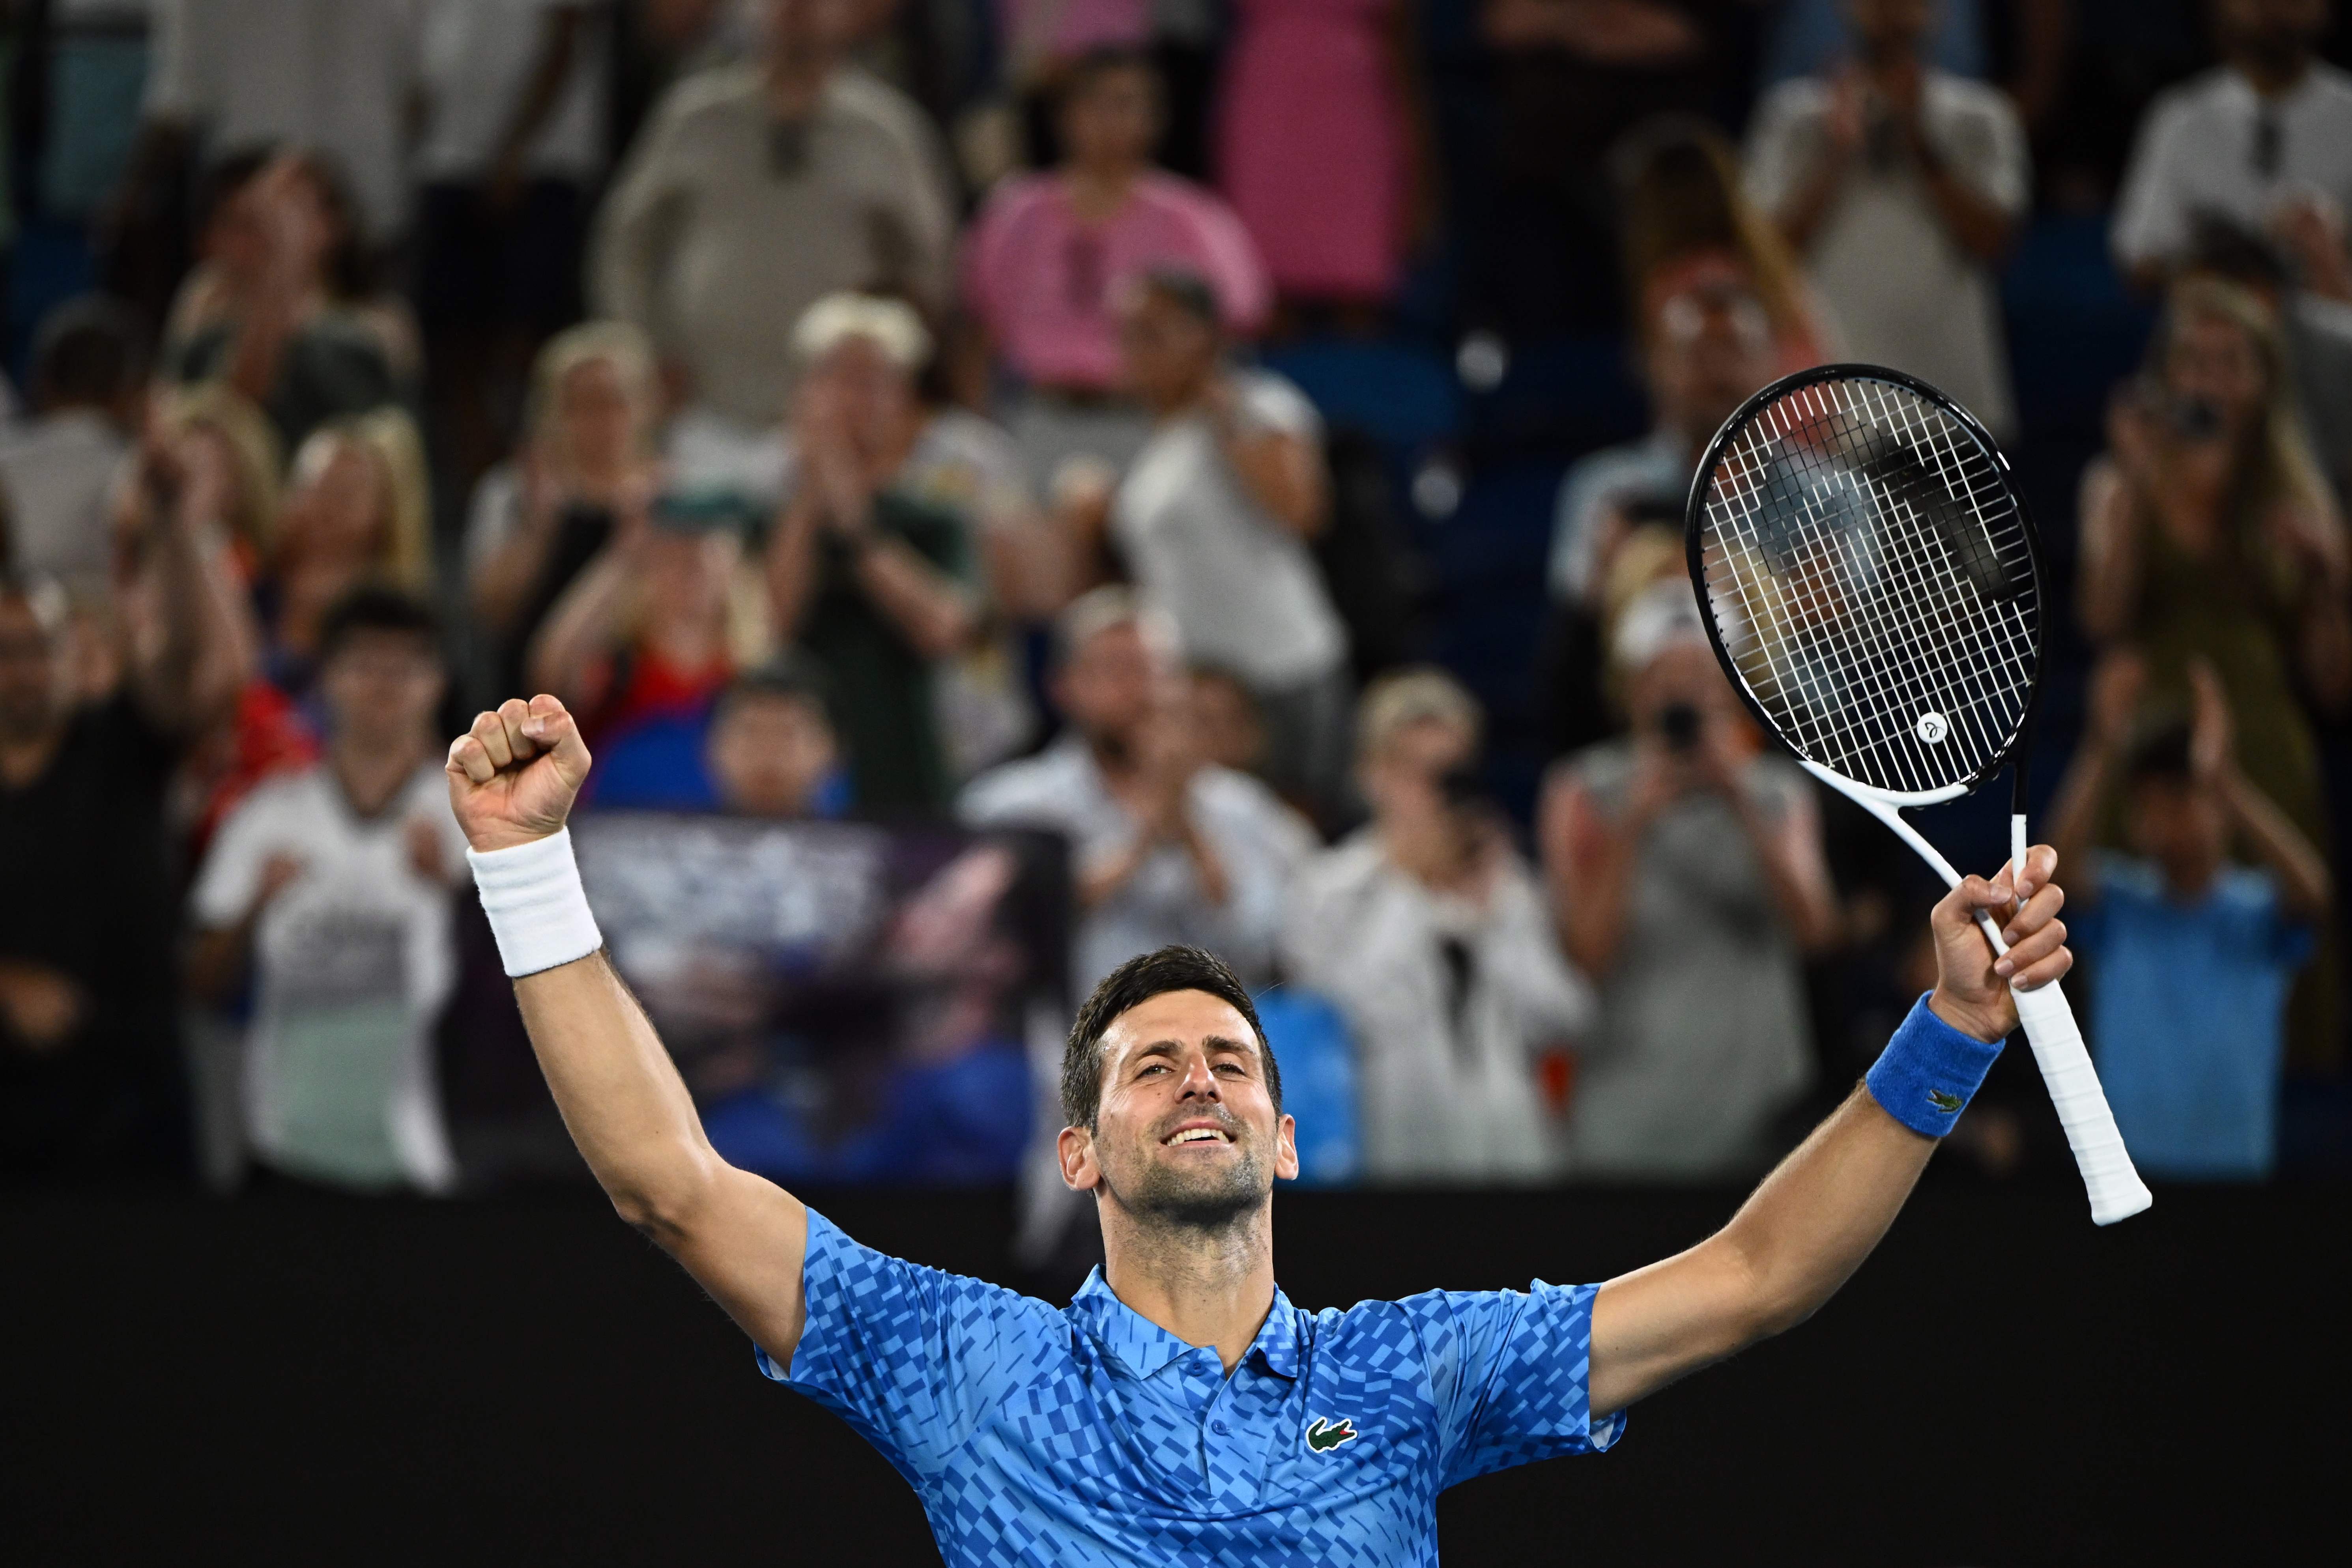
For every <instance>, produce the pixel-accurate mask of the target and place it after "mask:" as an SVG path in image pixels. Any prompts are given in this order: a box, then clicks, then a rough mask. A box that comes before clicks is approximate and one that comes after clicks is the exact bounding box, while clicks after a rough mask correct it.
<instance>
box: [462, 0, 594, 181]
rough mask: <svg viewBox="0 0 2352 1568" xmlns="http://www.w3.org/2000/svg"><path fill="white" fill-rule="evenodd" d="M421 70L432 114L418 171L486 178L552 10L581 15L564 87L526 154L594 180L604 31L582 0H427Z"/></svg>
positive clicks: (533, 161)
mask: <svg viewBox="0 0 2352 1568" xmlns="http://www.w3.org/2000/svg"><path fill="white" fill-rule="evenodd" d="M424 6H425V14H424V20H423V29H422V37H423V47H422V51H421V53H422V57H423V74H424V86H425V102H426V107H427V115H428V118H427V119H426V121H425V144H424V145H423V146H422V147H420V148H419V149H417V153H416V174H417V177H418V178H419V179H424V180H448V181H463V180H474V179H479V178H481V177H482V176H484V175H486V174H488V173H489V171H490V162H491V160H492V159H494V158H496V157H497V156H498V152H499V142H501V141H503V140H504V138H505V136H506V133H507V127H508V126H509V124H511V123H512V122H513V120H514V116H515V114H516V112H517V111H518V110H520V108H521V107H522V99H523V94H524V93H525V92H527V91H529V90H530V81H531V77H532V76H533V74H534V73H535V72H536V71H537V69H538V68H539V58H540V49H541V45H542V44H543V42H544V41H545V39H546V37H547V34H548V28H549V26H551V18H552V17H553V16H554V14H555V13H557V12H561V11H575V12H581V13H583V16H582V19H581V23H580V26H579V28H578V31H577V32H576V33H575V34H574V39H575V41H574V44H573V47H572V68H571V70H570V72H569V73H568V74H566V75H565V77H564V79H563V91H562V96H560V97H559V98H558V99H557V100H555V107H554V110H552V112H551V113H550V114H549V115H548V117H547V119H546V120H545V121H543V122H542V123H541V126H540V130H539V135H538V137H537V138H536V139H535V140H533V141H532V142H531V144H530V149H529V151H528V152H527V153H526V154H525V157H524V164H525V167H526V168H527V169H528V171H529V172H530V174H540V175H545V176H548V177H551V178H554V179H563V180H581V181H585V180H589V179H593V177H594V176H595V174H596V173H597V170H598V168H599V166H600V165H601V164H602V163H603V161H604V159H603V153H604V140H603V132H602V126H603V122H604V28H603V27H602V26H599V25H598V20H597V17H596V16H595V15H594V14H593V13H594V9H595V8H593V7H591V6H589V5H584V4H583V3H582V0H424Z"/></svg>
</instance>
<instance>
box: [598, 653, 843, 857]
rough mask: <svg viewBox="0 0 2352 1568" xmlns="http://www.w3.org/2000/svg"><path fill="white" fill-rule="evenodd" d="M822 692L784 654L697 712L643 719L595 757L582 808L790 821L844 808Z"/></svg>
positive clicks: (837, 754) (809, 673)
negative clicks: (706, 813)
mask: <svg viewBox="0 0 2352 1568" xmlns="http://www.w3.org/2000/svg"><path fill="white" fill-rule="evenodd" d="M848 782H849V781H848V779H847V778H846V777H845V775H844V774H843V773H842V771H841V744H840V742H838V741H837V740H835V737H834V732H833V721H832V720H830V719H829V718H827V717H826V716H825V710H824V682H823V680H821V679H819V678H818V676H817V673H816V671H815V670H814V668H811V666H810V665H809V663H808V661H807V660H806V659H804V658H793V657H792V656H790V655H785V656H782V657H779V658H774V659H771V660H769V661H768V662H767V663H766V664H763V665H761V666H759V667H757V668H752V669H748V670H745V671H744V672H743V673H742V674H740V675H739V676H737V677H736V678H735V679H733V680H732V681H731V682H730V683H729V684H728V686H727V689H725V690H724V691H722V692H720V693H719V697H718V699H717V700H716V701H715V702H713V703H712V705H711V706H710V707H709V709H707V710H702V711H699V712H693V713H686V714H680V715H677V716H676V717H671V718H660V719H654V720H649V721H646V722H645V723H643V724H640V725H638V726H637V727H636V728H635V729H634V730H632V731H630V732H629V733H628V734H626V735H625V736H623V737H622V738H621V739H620V740H619V741H618V742H615V743H614V745H612V746H609V747H607V748H605V749H604V751H602V752H599V753H598V754H597V757H596V776H595V780H594V788H593V793H592V794H591V795H590V797H589V800H590V804H592V805H596V806H599V807H602V808H604V809H606V810H624V809H632V810H638V811H719V812H725V813H728V814H729V815H730V816H759V817H767V818H770V819H772V820H775V821H795V820H800V819H803V818H811V817H833V816H840V815H842V813H843V811H844V810H845V808H846V806H847V805H848V798H847V797H848V787H847V786H848Z"/></svg>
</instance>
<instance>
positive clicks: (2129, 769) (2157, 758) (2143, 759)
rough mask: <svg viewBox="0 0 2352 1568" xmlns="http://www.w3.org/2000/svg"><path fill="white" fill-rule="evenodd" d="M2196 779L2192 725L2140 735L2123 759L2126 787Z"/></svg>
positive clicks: (2180, 724)
mask: <svg viewBox="0 0 2352 1568" xmlns="http://www.w3.org/2000/svg"><path fill="white" fill-rule="evenodd" d="M2196 776H2197V769H2196V765H2195V763H2194V762H2193V761H2192V760H2191V756H2190V742H2189V726H2188V725H2187V724H2186V723H2184V722H2179V721H2175V722H2172V723H2169V724H2165V725H2163V726H2161V727H2159V728H2158V729H2155V730H2152V731H2149V732H2148V733H2147V734H2146V735H2143V736H2141V737H2140V739H2139V740H2138V741H2137V742H2136V743H2135V744H2134V745H2133V746H2132V749H2131V752H2130V753H2129V754H2128V755H2127V756H2126V758H2125V759H2124V782H2125V783H2126V784H2174V785H2183V784H2188V783H2189V781H2190V780H2192V779H2194V778H2195V777H2196Z"/></svg>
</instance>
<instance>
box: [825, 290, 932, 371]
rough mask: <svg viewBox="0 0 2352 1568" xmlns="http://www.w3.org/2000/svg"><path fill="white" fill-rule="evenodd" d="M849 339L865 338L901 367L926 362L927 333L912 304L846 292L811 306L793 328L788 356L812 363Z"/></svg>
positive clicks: (912, 367) (928, 352)
mask: <svg viewBox="0 0 2352 1568" xmlns="http://www.w3.org/2000/svg"><path fill="white" fill-rule="evenodd" d="M851 338H864V339H866V341H868V342H872V343H873V344H875V346H877V348H879V349H880V350H881V351H882V354H883V357H884V358H886V359H887V360H888V361H889V362H890V363H892V364H894V365H897V366H898V368H899V369H900V370H903V371H910V372H911V371H917V370H920V369H921V368H922V367H923V366H924V365H926V364H928V363H930V358H931V333H930V329H929V328H928V327H926V326H924V325H923V318H922V317H921V316H920V315H919V314H918V313H917V312H916V310H915V308H914V307H913V306H912V305H909V304H908V303H906V302H905V301H904V300H887V299H884V298H882V297H880V296H878V295H874V294H858V293H852V292H849V291H847V290H845V291H843V292H841V293H837V294H827V295H826V296H825V297H824V299H822V300H818V301H817V302H816V303H815V304H814V305H811V306H810V307H809V308H808V310H806V311H805V312H804V313H803V315H802V317H801V319H800V321H798V322H797V323H796V324H795V325H794V326H793V358H794V359H795V360H797V361H798V362H799V363H801V364H802V365H803V366H806V365H812V364H814V363H816V362H817V361H819V360H821V359H823V358H824V356H825V355H827V354H829V353H832V352H833V351H834V350H835V349H836V348H838V347H840V346H841V344H843V343H844V342H847V341H849V340H850V339H851Z"/></svg>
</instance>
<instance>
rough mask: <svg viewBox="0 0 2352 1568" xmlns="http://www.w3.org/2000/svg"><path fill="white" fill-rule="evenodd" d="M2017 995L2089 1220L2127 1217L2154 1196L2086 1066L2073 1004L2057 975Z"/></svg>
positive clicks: (2102, 1091)
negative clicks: (2086, 1195) (2085, 1192)
mask: <svg viewBox="0 0 2352 1568" xmlns="http://www.w3.org/2000/svg"><path fill="white" fill-rule="evenodd" d="M2010 994H2011V995H2012V996H2014V997H2015V998H2016V999H2017V1018H2018V1022H2019V1023H2021V1024H2022V1025H2023V1026H2025V1038H2026V1042H2027V1044H2029V1045H2031V1046H2032V1047H2033V1059H2034V1061H2035V1062H2037V1063H2039V1064H2040V1066H2041V1068H2042V1082H2043V1083H2045V1084H2047V1085H2048V1086H2049V1088H2050V1101H2051V1103H2052V1104H2053V1105H2055V1106H2056V1107H2057V1108H2058V1121H2059V1123H2060V1125H2062V1126H2063V1127H2064V1128H2065V1129H2066V1143H2067V1146H2068V1147H2069V1148H2071V1149H2073V1150H2074V1164H2075V1166H2076V1167H2077V1168H2078V1169H2080V1170H2081V1171H2082V1173H2083V1185H2084V1187H2086V1188H2088V1189H2089V1190H2090V1194H2091V1222H2092V1223H2093V1224H2094V1225H2113V1224H2115V1223H2116V1221H2117V1220H2119V1219H2128V1218H2130V1217H2131V1216H2132V1215H2136V1214H2137V1213H2139V1211H2140V1210H2142V1209H2144V1208H2146V1207H2147V1205H2149V1204H2151V1203H2153V1202H2155V1199H2154V1198H2153V1197H2152V1196H2151V1195H2150V1194H2149V1193H2148V1190H2147V1184H2146V1183H2145V1182H2143V1181H2141V1180H2140V1179H2139V1173H2138V1172H2137V1171H2135V1170H2133V1169H2132V1163H2131V1152H2130V1151H2128V1150H2126V1148H2125V1147H2124V1139H2123V1134H2122V1133H2120V1132H2118V1131H2116V1118H2115V1113H2114V1112H2113V1111H2111V1110H2108V1109H2107V1096H2106V1091H2105V1089H2101V1088H2100V1087H2099V1075H2098V1073H2097V1072H2096V1071H2095V1070H2094V1069H2093V1068H2092V1067H2091V1053H2090V1052H2089V1051H2087V1050H2085V1049H2084V1047H2083V1031H2082V1030H2081V1029H2080V1028H2078V1027H2076V1026H2075V1024H2074V1009H2073V1008H2072V1007H2069V1006H2068V1005H2066V994H2065V993H2064V992H2063V991H2062V990H2060V989H2059V986H2058V983H2057V982H2056V981H2053V982H2051V983H2050V984H2047V985H2044V986H2042V988H2041V989H2039V990H2036V991H2020V990H2018V989H2017V988H2016V987H2015V986H2013V985H2012V986H2011V987H2010Z"/></svg>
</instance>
